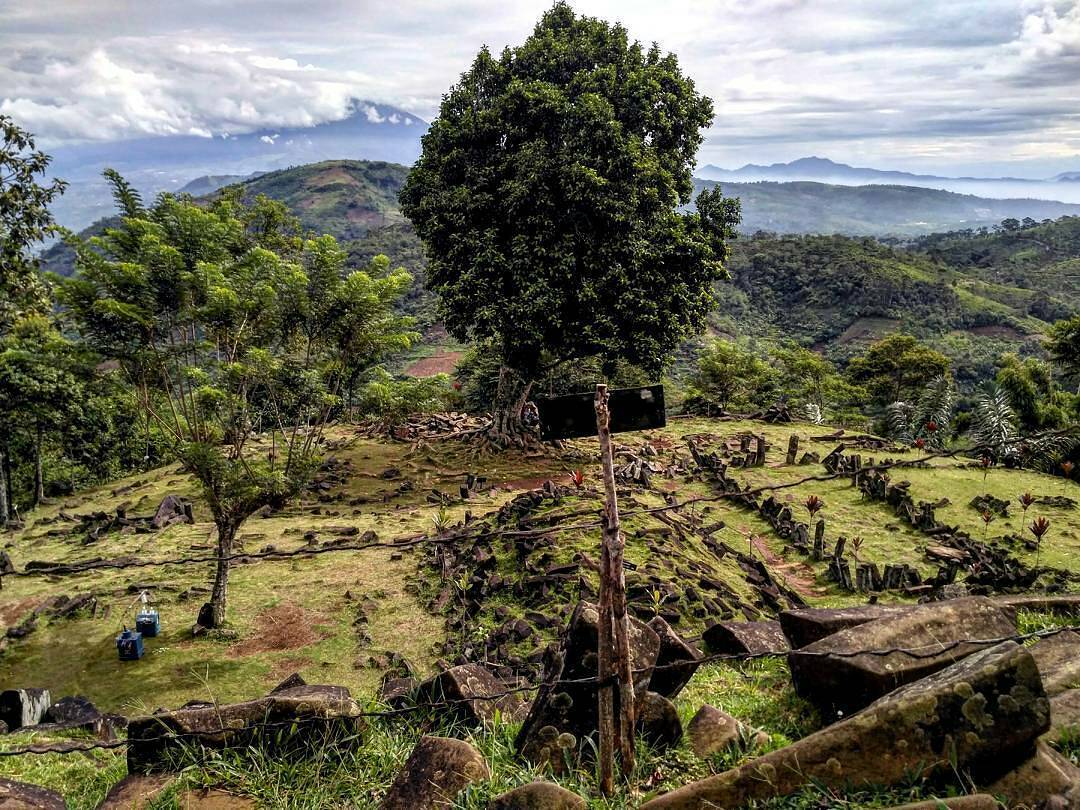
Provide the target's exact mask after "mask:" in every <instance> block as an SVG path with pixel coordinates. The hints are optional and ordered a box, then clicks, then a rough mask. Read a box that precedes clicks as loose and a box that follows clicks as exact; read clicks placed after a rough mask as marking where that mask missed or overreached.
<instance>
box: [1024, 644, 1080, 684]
mask: <svg viewBox="0 0 1080 810" xmlns="http://www.w3.org/2000/svg"><path fill="white" fill-rule="evenodd" d="M1029 649H1030V650H1031V655H1032V656H1033V657H1034V658H1035V663H1036V664H1038V665H1039V674H1040V675H1042V682H1043V688H1045V689H1046V694H1048V695H1050V696H1051V697H1053V696H1054V695H1059V694H1061V693H1062V692H1064V691H1065V690H1066V689H1072V688H1073V687H1076V686H1080V633H1078V632H1076V631H1075V630H1066V631H1064V632H1062V633H1058V634H1056V635H1053V636H1047V637H1046V638H1043V639H1039V641H1038V642H1036V643H1035V644H1033V645H1032V646H1031V647H1030V648H1029Z"/></svg>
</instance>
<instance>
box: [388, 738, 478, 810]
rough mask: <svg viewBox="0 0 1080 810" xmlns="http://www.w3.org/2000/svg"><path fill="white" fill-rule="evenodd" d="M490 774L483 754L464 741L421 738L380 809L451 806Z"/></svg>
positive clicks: (417, 808)
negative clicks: (472, 785)
mask: <svg viewBox="0 0 1080 810" xmlns="http://www.w3.org/2000/svg"><path fill="white" fill-rule="evenodd" d="M490 775H491V771H490V770H488V766H487V763H486V762H484V758H483V757H482V756H480V752H479V751H477V750H476V749H475V748H473V747H472V746H471V745H469V744H468V743H467V742H465V741H464V740H454V739H450V738H448V737H421V738H420V741H419V742H417V743H416V746H415V747H414V748H413V750H412V753H411V754H410V755H409V759H408V761H407V762H406V763H405V765H404V766H403V767H402V769H401V771H400V772H399V773H398V775H397V778H396V779H395V780H394V784H393V785H391V787H390V792H389V793H387V794H386V798H384V799H383V802H382V805H380V807H381V808H382V810H434V808H438V807H450V805H451V804H453V802H454V797H456V796H457V795H458V793H460V792H461V791H462V790H464V789H465V788H466V787H468V786H469V785H471V784H472V783H473V782H479V781H480V780H482V779H487V778H488V777H489V776H490Z"/></svg>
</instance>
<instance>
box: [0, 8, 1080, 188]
mask: <svg viewBox="0 0 1080 810" xmlns="http://www.w3.org/2000/svg"><path fill="white" fill-rule="evenodd" d="M571 1H572V3H573V5H574V6H575V8H576V9H577V10H578V11H580V12H582V13H586V14H590V15H595V16H600V17H603V18H605V19H609V20H613V21H619V22H622V23H623V24H624V25H626V27H627V28H628V30H629V32H630V35H631V36H632V37H634V38H637V39H640V40H643V41H644V42H646V43H648V42H651V41H653V40H655V41H657V42H658V43H659V45H660V46H661V47H662V48H664V49H665V50H670V51H674V52H675V53H676V54H677V55H678V56H679V60H680V63H681V65H682V66H683V68H684V70H685V71H686V72H687V74H688V75H690V76H691V77H693V78H694V80H695V83H696V84H697V86H698V88H699V89H701V90H702V91H703V92H705V93H707V94H708V95H710V96H711V97H712V98H713V99H714V102H715V108H716V120H715V122H714V124H713V126H712V128H711V129H710V131H709V133H708V138H707V141H706V144H705V146H704V147H703V149H702V152H701V156H700V157H701V161H702V162H716V163H721V164H724V165H733V164H739V163H743V162H749V161H754V162H771V161H774V160H790V159H792V158H795V157H799V156H801V155H806V154H811V153H817V154H824V155H827V156H830V157H833V158H835V159H839V160H848V161H851V162H862V163H867V164H871V165H873V164H878V165H883V164H884V165H889V164H892V165H897V167H899V168H912V169H922V170H939V169H940V168H944V167H946V166H947V165H948V164H949V163H954V164H955V163H966V164H974V163H978V162H984V163H985V162H989V161H993V162H997V163H999V164H1000V163H1007V162H1008V161H1010V160H1013V159H1021V158H1023V159H1029V158H1030V157H1031V156H1032V155H1043V156H1060V155H1068V154H1080V123H1078V120H1077V118H1076V116H1075V110H1076V109H1077V108H1078V105H1080V0H949V2H944V0H753V2H747V0H673V2H669V3H656V2H654V1H653V0H571ZM14 6H19V8H17V9H16V8H14ZM46 6H47V8H46ZM549 7H550V0H507V2H503V3H498V4H496V3H494V2H492V0H395V2H394V4H393V6H390V5H389V4H388V3H386V2H385V0H320V2H319V3H317V4H313V3H311V2H310V0H233V1H232V2H230V3H221V2H219V0H186V2H185V3H184V4H164V3H153V2H151V3H138V4H132V3H130V2H129V0H51V1H50V2H49V3H48V4H38V5H36V6H35V5H33V4H30V3H15V2H10V3H8V4H7V6H5V5H3V0H0V111H4V112H8V113H10V114H12V115H15V116H16V117H18V118H20V120H22V121H23V123H25V124H26V125H27V126H28V127H29V128H30V129H32V130H34V131H36V132H38V133H39V135H40V136H41V138H42V141H43V142H45V143H49V142H56V141H63V140H70V139H76V138H118V137H125V136H130V135H133V134H142V133H147V134H149V133H172V132H199V133H221V132H225V131H228V132H234V133H239V132H249V131H252V130H257V129H264V128H265V129H268V130H273V129H277V128H281V127H288V126H300V125H305V124H309V123H317V122H320V121H327V120H335V119H337V118H340V117H341V116H343V115H345V114H346V112H347V110H348V104H349V99H351V98H360V99H366V100H369V101H373V102H379V103H386V104H391V105H393V106H396V107H398V108H400V109H403V110H407V111H409V112H410V113H412V114H414V115H417V116H420V117H426V118H430V117H432V116H433V115H434V114H435V113H436V112H437V110H438V105H439V102H440V99H441V97H442V94H443V93H444V92H446V90H447V88H448V87H449V86H450V85H451V84H453V83H454V82H455V81H456V80H457V78H458V76H459V75H460V73H461V72H462V71H463V70H465V69H467V67H468V65H469V64H470V62H471V61H472V59H473V57H474V56H475V54H476V52H477V50H478V49H479V48H480V47H481V45H483V44H485V43H486V44H488V45H490V46H491V47H492V49H494V50H495V51H498V50H499V49H501V48H502V47H503V46H504V45H507V44H510V45H513V44H517V43H519V42H521V41H522V40H523V39H524V38H525V37H526V36H527V35H528V33H529V31H530V30H531V28H532V26H533V25H534V24H535V22H536V19H537V18H538V17H539V15H540V14H542V13H543V12H544V11H545V10H546V9H547V8H549ZM192 20H198V24H197V27H196V26H195V25H194V24H193V23H192ZM364 114H365V115H366V116H367V119H368V120H369V121H372V122H375V123H389V124H393V123H394V121H393V113H392V112H391V111H389V110H387V109H386V108H385V107H382V108H379V107H374V106H370V107H368V108H367V109H365V110H364ZM412 122H413V119H412V118H410V117H402V123H403V124H405V125H409V124H411V123H412Z"/></svg>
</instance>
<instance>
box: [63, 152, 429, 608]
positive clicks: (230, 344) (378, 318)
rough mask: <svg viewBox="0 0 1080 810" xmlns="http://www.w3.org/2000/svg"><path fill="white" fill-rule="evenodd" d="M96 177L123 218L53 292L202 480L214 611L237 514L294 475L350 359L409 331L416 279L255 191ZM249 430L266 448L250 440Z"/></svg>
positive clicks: (223, 591) (319, 433)
mask: <svg viewBox="0 0 1080 810" xmlns="http://www.w3.org/2000/svg"><path fill="white" fill-rule="evenodd" d="M107 176H108V178H109V180H110V182H111V183H112V185H113V188H114V194H115V197H116V200H117V203H118V205H119V207H120V210H121V214H122V216H123V222H122V225H121V226H120V227H118V228H111V229H108V230H107V231H106V232H105V234H104V235H103V236H101V237H99V238H95V239H93V240H91V244H89V245H82V246H80V247H79V248H78V259H77V267H78V269H79V275H78V276H77V277H76V278H75V279H73V280H72V281H70V282H69V283H68V284H67V285H66V286H65V288H64V291H63V298H64V301H65V302H66V304H67V306H68V309H69V313H70V315H71V318H72V320H73V322H74V324H75V325H76V327H77V329H78V330H79V332H80V333H81V334H82V335H83V336H84V338H85V339H86V340H87V341H88V342H89V343H90V344H91V345H92V346H93V347H94V348H95V349H96V350H97V351H98V352H100V353H101V354H102V355H103V356H105V357H107V358H110V359H113V360H116V361H118V362H119V365H120V368H121V370H122V373H123V375H124V377H125V379H126V380H127V383H128V385H130V386H131V388H132V389H133V390H134V391H135V392H136V394H137V396H138V399H139V402H140V404H141V407H142V408H143V409H144V411H145V412H146V413H147V414H148V417H149V418H150V419H152V420H153V421H154V422H155V423H157V424H158V425H159V426H160V428H161V429H162V430H163V431H164V432H165V433H166V434H167V435H168V436H169V438H170V440H171V442H172V445H173V448H174V451H175V452H176V454H177V455H178V456H179V457H180V458H181V459H182V460H183V462H184V463H185V464H186V466H187V467H188V469H189V470H190V471H191V472H192V474H193V475H194V476H195V478H196V479H197V480H198V481H199V483H200V484H201V485H202V489H203V492H204V494H205V497H206V500H207V504H208V505H209V508H210V511H211V514H212V515H213V519H214V523H215V525H216V527H217V552H218V556H219V560H218V565H217V571H216V574H215V578H214V588H213V593H212V596H211V604H212V607H213V622H214V624H215V625H217V624H220V623H222V622H223V621H225V617H226V608H227V603H228V582H229V569H230V560H229V557H230V555H232V553H233V544H234V540H235V538H236V533H237V530H238V529H239V527H240V525H241V524H242V523H243V521H244V520H245V519H246V518H247V517H248V516H249V515H251V514H252V513H253V512H254V511H255V510H257V509H259V508H261V507H262V506H264V505H267V504H272V505H276V504H280V503H283V502H284V501H285V500H286V499H287V498H289V497H291V496H293V495H295V494H296V493H298V492H299V491H300V490H301V488H302V487H303V486H304V485H305V484H306V482H307V481H308V479H309V476H310V473H311V471H312V469H313V467H314V465H315V462H316V458H317V453H318V448H319V445H320V442H321V440H322V437H323V431H324V429H325V427H326V424H327V422H328V421H329V420H330V419H331V418H332V417H333V416H334V414H335V413H336V410H337V408H338V407H339V403H340V396H341V393H342V391H343V390H344V388H345V387H346V386H347V385H348V384H349V381H350V380H351V379H353V378H354V377H355V373H356V370H357V369H358V368H363V367H366V366H367V365H369V364H370V363H372V362H373V361H374V360H377V359H378V358H379V357H380V356H381V355H382V354H384V353H385V351H386V350H388V349H391V348H404V347H406V346H408V345H409V343H410V340H411V339H412V338H413V333H411V332H410V331H408V329H407V326H408V324H407V322H406V321H405V320H404V319H401V318H398V317H396V316H394V315H393V314H391V306H392V304H393V303H394V301H396V300H397V299H398V298H399V297H400V296H401V295H402V294H403V293H404V291H405V290H406V288H407V287H408V285H409V284H410V281H411V280H410V277H409V275H408V274H407V273H406V272H405V271H404V270H402V269H398V270H395V271H392V272H384V271H385V260H380V261H379V263H378V264H376V265H373V266H372V267H371V268H369V269H370V270H371V272H367V271H364V270H358V271H354V272H350V273H348V274H347V275H346V274H345V270H346V268H345V253H344V252H343V251H342V250H341V249H340V248H339V247H338V245H337V243H336V242H335V240H334V239H333V238H332V237H329V236H323V237H320V238H303V237H302V236H301V235H300V233H299V229H298V225H297V223H296V221H295V219H294V218H293V217H292V216H290V215H289V214H288V211H287V210H286V209H285V208H284V206H283V205H281V204H280V203H277V202H273V201H270V200H268V199H266V198H264V197H260V198H258V199H257V200H256V201H255V202H254V203H253V204H252V205H251V206H245V205H243V204H241V203H240V201H239V196H238V194H237V193H226V194H224V195H223V196H222V197H221V198H220V199H217V200H215V201H214V202H213V203H211V204H209V205H207V206H205V207H200V206H198V205H196V204H194V203H193V202H192V201H191V200H190V199H185V198H176V197H173V196H171V195H162V196H161V197H159V198H158V200H157V202H156V203H155V204H154V205H153V206H152V207H150V208H145V207H144V206H143V204H142V201H141V200H140V198H139V196H138V194H137V193H136V192H135V191H134V190H133V189H132V188H131V187H130V186H129V185H128V184H127V183H126V182H125V181H124V180H123V179H122V178H121V177H119V175H117V174H115V173H113V172H108V173H107ZM260 430H265V431H266V432H267V434H268V438H269V440H270V447H269V448H263V449H260V450H259V451H255V450H254V449H253V448H252V447H251V444H252V439H253V437H254V436H255V434H256V433H258V432H260Z"/></svg>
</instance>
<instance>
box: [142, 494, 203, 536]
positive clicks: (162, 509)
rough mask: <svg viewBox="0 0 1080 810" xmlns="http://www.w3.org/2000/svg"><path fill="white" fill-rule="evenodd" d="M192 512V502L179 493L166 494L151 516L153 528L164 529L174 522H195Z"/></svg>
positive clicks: (151, 526)
mask: <svg viewBox="0 0 1080 810" xmlns="http://www.w3.org/2000/svg"><path fill="white" fill-rule="evenodd" d="M194 522H195V519H194V517H192V513H191V502H190V501H187V500H185V499H184V498H181V497H180V496H179V495H166V496H165V497H164V498H162V499H161V503H160V504H158V508H157V511H156V512H154V516H153V517H152V518H150V528H151V529H155V530H157V529H164V528H165V527H166V526H171V525H172V524H174V523H194Z"/></svg>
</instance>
